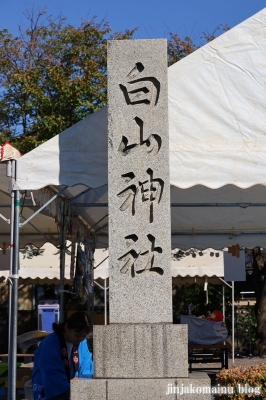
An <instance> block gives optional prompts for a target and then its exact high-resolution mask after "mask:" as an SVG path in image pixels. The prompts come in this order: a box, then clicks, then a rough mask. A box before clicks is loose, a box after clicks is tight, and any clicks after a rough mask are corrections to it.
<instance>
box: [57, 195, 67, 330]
mask: <svg viewBox="0 0 266 400" xmlns="http://www.w3.org/2000/svg"><path fill="white" fill-rule="evenodd" d="M65 213H66V203H64V208H63V219H62V226H61V230H60V299H59V303H60V312H59V321H60V322H63V321H64V313H65V310H64V279H65V260H66V227H65Z"/></svg>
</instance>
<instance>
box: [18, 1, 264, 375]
mask: <svg viewBox="0 0 266 400" xmlns="http://www.w3.org/2000/svg"><path fill="white" fill-rule="evenodd" d="M265 20H266V9H264V10H262V11H261V12H259V13H257V14H256V15H254V16H253V17H251V18H249V19H248V20H246V21H244V22H243V23H241V24H239V25H238V26H236V27H235V28H233V29H231V30H230V31H228V32H226V33H224V34H223V35H221V36H220V37H218V38H217V39H215V40H213V41H212V42H210V43H208V44H207V45H205V46H204V47H202V48H200V49H199V50H197V51H195V52H194V53H192V54H190V55H189V56H187V57H186V58H185V59H183V60H181V61H179V62H178V63H176V64H174V65H172V66H171V67H170V68H169V71H168V82H169V131H170V143H169V145H170V182H171V214H172V248H175V247H180V248H182V249H187V248H191V247H194V248H198V249H204V248H207V247H212V248H215V249H221V248H223V247H229V246H231V245H233V244H239V245H240V246H241V247H249V248H252V247H255V246H261V247H263V246H264V243H265V239H266V213H265V212H264V210H265V206H266V189H265V184H266V178H265V170H266V168H265V167H266V152H265V148H266V135H265V126H266V123H265V122H266V114H265V86H266V85H265V83H266V82H265V81H266V70H265V53H266V24H265ZM73 146H75V151H73ZM16 164H17V166H16V181H15V184H14V186H13V190H14V195H15V196H16V193H17V192H18V191H19V190H29V191H33V190H37V189H41V188H44V187H46V186H47V185H53V186H54V187H57V188H58V189H60V188H61V187H62V185H66V186H68V188H67V190H66V191H65V193H64V194H65V196H66V198H67V199H68V204H69V205H70V206H71V208H72V209H73V210H74V209H75V207H76V209H77V210H78V211H79V215H82V214H83V215H84V217H87V218H88V219H89V221H90V223H89V225H90V226H91V229H92V230H93V231H96V233H97V240H98V239H99V243H101V246H102V247H106V242H108V237H107V224H108V219H107V212H106V211H107V206H108V204H107V203H104V201H106V200H104V199H106V198H107V197H106V193H107V186H106V185H107V116H106V108H103V109H102V110H100V111H98V112H96V113H94V114H93V115H91V116H89V117H87V118H85V119H84V120H83V121H80V122H79V123H78V124H76V125H74V126H72V127H71V128H69V129H67V130H66V131H65V132H62V133H61V134H60V135H58V136H56V137H55V138H53V139H51V140H49V141H48V142H46V143H44V144H43V145H41V146H39V147H38V148H36V149H34V150H33V151H31V152H30V153H28V154H26V155H25V156H23V157H21V158H20V159H19V160H17V162H16ZM76 184H80V185H83V186H81V187H80V189H82V191H83V192H82V194H81V195H80V194H79V193H80V192H79V188H78V187H77V186H73V185H76ZM85 186H86V187H87V188H86V189H85ZM103 192H105V195H104V193H103ZM98 194H99V197H98ZM87 195H88V198H89V199H90V201H89V202H87V200H86V197H87ZM95 214H97V217H96V218H95ZM100 216H101V217H100ZM15 219H16V218H15ZM15 233H16V232H15ZM16 234H17V233H16ZM104 241H105V246H104ZM14 279H16V278H14ZM14 279H13V281H14ZM11 378H12V376H11Z"/></svg>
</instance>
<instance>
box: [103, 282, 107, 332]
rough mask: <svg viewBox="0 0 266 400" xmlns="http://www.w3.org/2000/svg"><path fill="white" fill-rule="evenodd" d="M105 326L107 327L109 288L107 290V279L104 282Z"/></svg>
mask: <svg viewBox="0 0 266 400" xmlns="http://www.w3.org/2000/svg"><path fill="white" fill-rule="evenodd" d="M104 325H107V288H106V279H105V280H104Z"/></svg>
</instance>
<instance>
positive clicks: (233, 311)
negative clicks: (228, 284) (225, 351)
mask: <svg viewBox="0 0 266 400" xmlns="http://www.w3.org/2000/svg"><path fill="white" fill-rule="evenodd" d="M232 363H233V364H234V363H235V282H234V281H232Z"/></svg>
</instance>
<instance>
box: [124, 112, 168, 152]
mask: <svg viewBox="0 0 266 400" xmlns="http://www.w3.org/2000/svg"><path fill="white" fill-rule="evenodd" d="M134 120H135V121H136V124H137V127H138V133H137V140H136V143H133V144H130V145H128V138H127V137H126V136H122V140H121V143H120V145H119V149H118V151H120V152H121V153H122V155H123V156H127V155H128V154H131V153H132V152H136V151H140V150H141V149H142V148H143V147H142V146H146V150H147V153H148V154H150V155H152V156H154V155H156V154H157V153H158V151H159V150H160V148H161V144H162V139H161V137H160V136H159V135H157V134H151V135H150V136H149V137H148V138H147V139H146V140H144V138H143V136H144V134H143V127H144V122H143V120H142V119H140V118H139V117H135V118H134ZM144 148H145V147H144Z"/></svg>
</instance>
